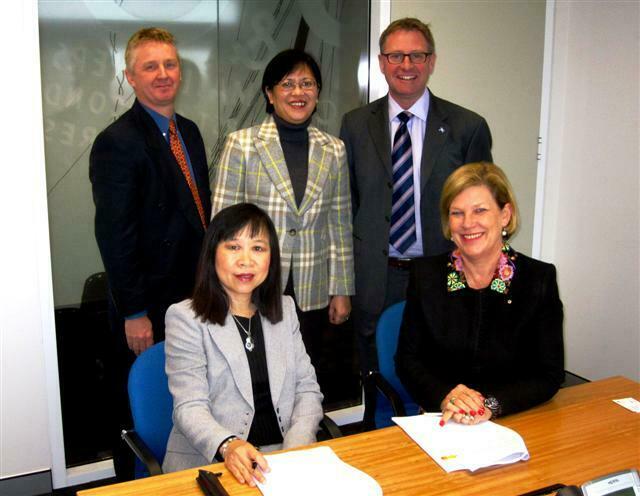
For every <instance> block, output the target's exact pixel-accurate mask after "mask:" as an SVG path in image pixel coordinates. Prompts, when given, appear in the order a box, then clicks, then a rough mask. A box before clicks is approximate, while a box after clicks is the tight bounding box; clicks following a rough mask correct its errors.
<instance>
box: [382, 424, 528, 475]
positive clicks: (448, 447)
mask: <svg viewBox="0 0 640 496" xmlns="http://www.w3.org/2000/svg"><path fill="white" fill-rule="evenodd" d="M441 418H442V416H441V415H436V414H429V413H427V414H423V415H414V416H410V417H393V418H392V420H393V421H394V422H395V423H396V424H398V425H399V426H400V427H401V428H402V430H404V431H405V432H406V433H407V434H408V435H409V437H411V439H413V440H414V441H415V442H416V444H417V445H418V446H420V447H421V448H422V449H423V450H424V451H426V452H427V454H428V455H429V456H430V457H431V458H432V459H433V461H434V462H436V463H437V464H438V465H440V467H442V469H444V470H445V471H446V472H447V473H449V472H453V471H455V470H470V471H472V472H473V471H475V470H478V469H479V468H483V467H490V466H492V465H506V464H508V463H515V462H517V461H520V460H528V459H529V451H528V450H527V447H526V446H525V444H524V440H523V439H522V437H521V436H520V434H518V433H517V432H515V431H513V430H511V429H509V428H507V427H503V426H501V425H498V424H494V423H493V422H482V423H480V424H476V425H464V424H458V423H455V422H448V423H447V424H445V425H444V427H440V424H439V423H440V420H441Z"/></svg>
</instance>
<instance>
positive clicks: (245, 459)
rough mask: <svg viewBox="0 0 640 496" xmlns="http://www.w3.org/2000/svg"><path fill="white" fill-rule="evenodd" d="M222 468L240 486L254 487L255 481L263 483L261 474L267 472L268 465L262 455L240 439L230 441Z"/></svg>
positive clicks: (263, 479)
mask: <svg viewBox="0 0 640 496" xmlns="http://www.w3.org/2000/svg"><path fill="white" fill-rule="evenodd" d="M224 466H225V467H227V470H229V472H231V473H232V474H233V476H234V477H235V478H236V479H237V481H238V482H239V483H240V484H248V485H249V486H251V487H255V485H256V480H257V481H259V482H264V481H265V478H264V474H263V472H269V470H270V469H269V464H268V463H267V460H266V459H265V458H264V456H262V453H260V452H259V451H258V449H257V448H256V447H255V446H253V445H252V444H251V443H248V442H247V441H244V440H242V439H236V440H234V441H232V442H231V443H230V444H229V446H228V448H227V450H226V452H225V455H224Z"/></svg>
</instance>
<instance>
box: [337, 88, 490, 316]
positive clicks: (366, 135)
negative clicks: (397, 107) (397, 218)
mask: <svg viewBox="0 0 640 496" xmlns="http://www.w3.org/2000/svg"><path fill="white" fill-rule="evenodd" d="M340 138H342V140H343V141H344V144H345V148H346V151H347V162H348V163H349V176H350V179H351V201H352V204H353V208H352V210H353V256H354V262H355V274H356V296H355V298H354V306H356V307H358V308H359V309H361V310H364V311H365V312H368V313H371V314H374V315H376V314H379V313H380V312H381V311H382V307H383V304H384V298H385V288H386V287H387V259H388V256H389V253H388V249H389V229H390V224H389V222H390V219H391V195H392V190H393V182H392V181H393V176H392V170H391V138H390V136H389V103H388V100H387V97H386V96H385V97H384V98H381V99H379V100H376V101H375V102H372V103H370V104H369V105H365V106H364V107H361V108H358V109H355V110H352V111H351V112H349V113H347V114H346V115H345V116H344V118H343V120H342V129H341V131H340ZM482 160H486V161H489V162H491V161H492V157H491V132H490V131H489V126H488V125H487V122H486V121H485V120H484V119H483V118H482V117H481V116H479V115H478V114H476V113H474V112H471V111H470V110H467V109H465V108H462V107H460V106H459V105H456V104H454V103H451V102H448V101H446V100H443V99H441V98H438V97H436V96H435V95H434V94H433V93H431V94H430V102H429V114H428V116H427V128H426V130H425V136H424V144H423V147H422V160H421V162H420V191H421V197H420V198H421V201H420V217H421V222H422V240H423V250H424V255H425V256H428V255H435V254H438V253H442V252H445V251H448V250H450V249H451V247H452V245H451V243H450V242H449V241H448V240H445V239H444V236H443V235H442V228H441V226H440V213H439V203H440V194H441V192H442V186H443V185H444V182H445V180H446V179H447V177H449V174H451V173H452V172H453V171H454V170H455V169H457V168H458V167H460V166H461V165H463V164H467V163H469V162H478V161H482Z"/></svg>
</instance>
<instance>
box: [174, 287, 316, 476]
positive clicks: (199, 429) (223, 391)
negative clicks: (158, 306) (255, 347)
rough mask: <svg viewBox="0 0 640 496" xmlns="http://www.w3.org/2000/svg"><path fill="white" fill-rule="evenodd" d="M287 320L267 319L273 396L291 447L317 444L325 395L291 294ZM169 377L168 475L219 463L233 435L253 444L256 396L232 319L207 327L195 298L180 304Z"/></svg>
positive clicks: (285, 314) (285, 298)
mask: <svg viewBox="0 0 640 496" xmlns="http://www.w3.org/2000/svg"><path fill="white" fill-rule="evenodd" d="M282 303H283V319H282V321H281V322H279V323H277V324H275V325H273V324H271V323H270V322H269V321H268V320H266V319H264V318H263V319H262V329H263V333H264V341H265V351H266V354H267V368H268V371H269V385H270V388H271V398H272V399H273V406H274V409H275V411H276V415H277V417H278V423H279V425H280V429H281V430H282V435H283V438H284V442H283V444H282V447H283V448H291V447H294V446H300V445H304V444H309V443H313V442H315V441H316V432H317V431H318V425H319V423H320V420H321V419H322V415H323V413H322V404H321V403H322V394H321V393H320V387H319V386H318V383H317V381H316V375H315V371H314V369H313V366H312V365H311V362H310V360H309V356H308V355H307V353H306V351H305V348H304V344H303V342H302V338H301V337H300V330H299V326H298V319H297V317H296V311H295V307H294V303H293V300H292V299H291V298H290V297H289V296H283V302H282ZM165 350H166V351H165V353H166V371H167V375H168V376H169V389H170V391H171V394H172V395H173V429H172V431H171V434H170V435H169V441H168V443H167V453H166V456H165V459H164V462H163V465H162V469H163V471H165V472H172V471H176V470H182V469H186V468H191V467H198V466H201V465H206V464H209V463H211V462H212V460H213V458H214V456H215V455H216V452H217V450H218V447H219V446H220V443H222V441H224V439H226V438H227V437H229V436H231V435H235V436H238V437H240V438H242V439H246V438H247V436H248V435H249V430H250V428H251V423H252V421H253V415H254V413H255V410H254V405H253V391H252V388H251V375H250V372H249V363H248V361H247V356H246V352H245V350H244V346H243V341H242V339H241V337H240V336H239V334H238V330H237V328H236V325H235V323H234V321H233V318H232V317H231V315H227V319H226V321H225V323H224V325H223V326H219V325H216V324H211V323H209V322H202V321H201V320H200V319H199V318H196V316H195V314H194V313H193V310H191V300H184V301H182V302H180V303H177V304H175V305H172V306H171V307H170V308H169V310H168V311H167V316H166V343H165Z"/></svg>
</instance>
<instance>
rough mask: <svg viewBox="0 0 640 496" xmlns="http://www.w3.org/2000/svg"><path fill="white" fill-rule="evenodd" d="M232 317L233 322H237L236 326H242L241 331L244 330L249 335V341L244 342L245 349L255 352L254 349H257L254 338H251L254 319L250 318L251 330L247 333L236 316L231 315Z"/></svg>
mask: <svg viewBox="0 0 640 496" xmlns="http://www.w3.org/2000/svg"><path fill="white" fill-rule="evenodd" d="M231 316H232V317H233V320H235V321H236V324H238V325H239V326H240V329H242V330H243V331H244V333H245V334H246V335H247V339H245V340H244V347H245V348H246V349H247V351H253V348H254V347H255V345H254V344H253V337H251V320H252V319H253V317H249V330H248V331H247V330H246V329H245V328H244V326H243V325H242V323H241V322H240V321H239V320H238V319H237V318H236V316H235V315H233V314H231Z"/></svg>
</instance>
